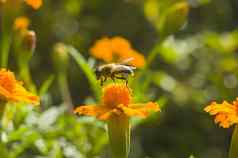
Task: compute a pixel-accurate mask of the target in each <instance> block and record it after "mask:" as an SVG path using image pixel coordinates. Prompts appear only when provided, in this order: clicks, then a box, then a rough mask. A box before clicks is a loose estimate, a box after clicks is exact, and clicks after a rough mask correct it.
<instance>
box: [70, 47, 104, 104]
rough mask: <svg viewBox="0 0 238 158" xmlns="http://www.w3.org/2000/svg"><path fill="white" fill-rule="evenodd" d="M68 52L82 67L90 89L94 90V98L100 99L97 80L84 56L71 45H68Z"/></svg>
mask: <svg viewBox="0 0 238 158" xmlns="http://www.w3.org/2000/svg"><path fill="white" fill-rule="evenodd" d="M68 51H69V54H70V55H71V56H72V57H73V59H74V60H75V61H76V63H77V64H78V65H79V67H80V68H81V69H82V71H83V73H84V74H85V75H86V77H87V78H88V81H89V83H90V86H91V89H92V91H93V92H94V95H95V97H96V99H97V100H98V101H99V99H100V91H99V89H100V87H99V85H98V81H97V79H96V76H95V74H94V72H93V70H92V69H91V68H90V66H89V65H88V63H87V62H86V61H85V59H84V57H83V56H82V55H81V54H80V53H79V52H78V51H77V50H76V49H75V48H73V47H71V46H69V47H68Z"/></svg>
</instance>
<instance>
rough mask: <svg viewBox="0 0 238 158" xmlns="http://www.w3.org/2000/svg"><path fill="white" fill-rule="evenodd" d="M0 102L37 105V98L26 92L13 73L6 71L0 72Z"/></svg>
mask: <svg viewBox="0 0 238 158" xmlns="http://www.w3.org/2000/svg"><path fill="white" fill-rule="evenodd" d="M0 100H2V101H6V102H8V101H10V102H11V101H12V102H26V103H30V104H33V105H39V97H38V96H36V95H33V94H31V93H30V92H28V91H27V90H26V89H25V88H24V87H23V86H22V82H20V81H17V80H16V78H15V75H14V73H13V72H11V71H8V70H6V69H1V70H0Z"/></svg>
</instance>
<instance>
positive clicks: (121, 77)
mask: <svg viewBox="0 0 238 158" xmlns="http://www.w3.org/2000/svg"><path fill="white" fill-rule="evenodd" d="M116 78H117V79H121V80H124V81H126V86H128V80H127V78H126V77H123V76H120V77H119V76H116Z"/></svg>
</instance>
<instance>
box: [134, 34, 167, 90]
mask: <svg viewBox="0 0 238 158" xmlns="http://www.w3.org/2000/svg"><path fill="white" fill-rule="evenodd" d="M165 39H166V38H165V37H164V38H162V37H161V38H160V40H158V41H157V42H156V45H155V47H154V48H153V49H152V50H151V52H150V53H149V55H148V57H147V61H146V65H145V67H144V68H143V69H142V70H141V71H140V72H139V73H138V75H137V77H136V79H135V82H134V85H133V87H135V88H140V90H135V91H137V92H140V91H143V92H144V91H145V90H146V89H147V88H148V86H149V85H150V81H149V80H148V77H147V78H146V82H144V81H143V82H142V83H143V84H141V79H142V77H144V76H145V74H146V73H147V72H148V70H149V69H150V66H151V64H152V63H153V61H154V60H155V58H156V57H157V55H158V53H159V49H160V47H161V44H162V43H163V41H164V40H165ZM138 85H140V86H138Z"/></svg>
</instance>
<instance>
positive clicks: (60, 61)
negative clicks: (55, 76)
mask: <svg viewBox="0 0 238 158" xmlns="http://www.w3.org/2000/svg"><path fill="white" fill-rule="evenodd" d="M68 60H69V55H68V50H67V46H66V45H65V44H63V43H57V44H55V45H54V47H53V62H54V65H55V67H56V69H57V70H58V71H66V69H67V66H68Z"/></svg>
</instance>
